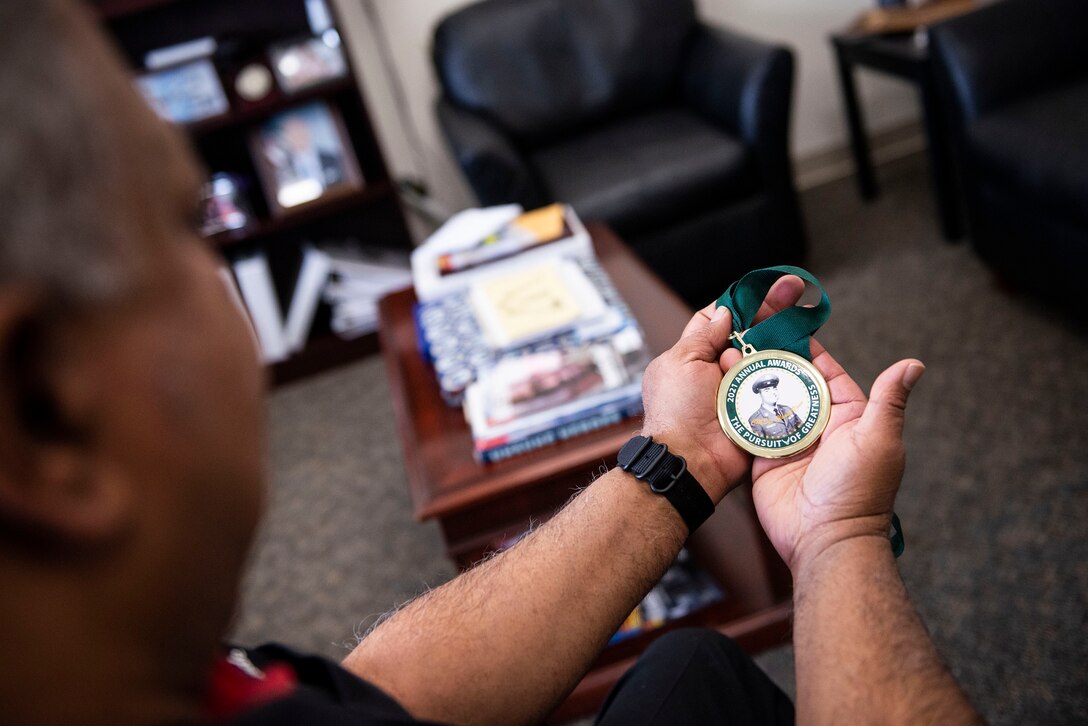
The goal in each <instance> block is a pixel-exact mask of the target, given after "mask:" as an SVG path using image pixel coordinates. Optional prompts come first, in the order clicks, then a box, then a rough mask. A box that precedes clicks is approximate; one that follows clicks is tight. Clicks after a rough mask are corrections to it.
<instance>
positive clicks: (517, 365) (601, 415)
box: [464, 327, 649, 460]
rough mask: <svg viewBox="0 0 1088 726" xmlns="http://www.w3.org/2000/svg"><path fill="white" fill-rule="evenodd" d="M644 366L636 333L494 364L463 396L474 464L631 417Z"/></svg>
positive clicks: (644, 352) (636, 407)
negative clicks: (479, 460) (475, 458)
mask: <svg viewBox="0 0 1088 726" xmlns="http://www.w3.org/2000/svg"><path fill="white" fill-rule="evenodd" d="M648 362H649V351H648V349H647V348H646V345H645V341H644V340H643V338H642V334H641V331H639V329H638V328H637V327H630V328H627V329H625V330H624V331H622V332H621V333H620V334H617V335H615V336H612V337H611V338H609V339H606V340H600V341H594V342H592V343H588V344H583V345H577V346H573V347H568V348H561V349H554V350H548V351H541V352H537V353H528V354H525V355H520V356H512V357H506V358H502V359H499V360H498V361H496V362H495V363H494V364H493V365H491V366H488V367H485V368H483V369H482V370H481V371H480V372H479V379H478V380H477V381H476V382H474V383H472V384H471V385H469V386H468V387H467V389H466V391H465V398H464V411H465V418H466V420H467V421H468V423H469V427H470V428H471V430H472V437H473V444H474V450H475V453H476V455H477V457H478V458H479V459H481V460H497V458H499V457H501V456H507V455H512V454H513V453H516V452H518V451H521V450H531V449H533V448H539V447H540V446H545V445H547V444H549V443H554V442H555V441H560V440H563V439H566V438H570V437H572V436H575V435H577V433H579V432H580V431H581V430H592V429H595V428H601V427H603V426H608V425H611V424H612V423H616V422H618V421H621V420H623V419H624V418H627V417H629V416H632V415H636V414H637V413H639V412H641V405H642V373H643V370H644V369H645V367H646V364H647V363H648ZM590 420H592V421H593V423H592V424H589V423H586V422H587V421H590ZM530 439H531V443H529V442H530ZM500 447H504V448H502V449H501V450H500Z"/></svg>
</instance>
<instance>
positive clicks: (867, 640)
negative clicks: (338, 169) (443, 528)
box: [0, 0, 975, 724]
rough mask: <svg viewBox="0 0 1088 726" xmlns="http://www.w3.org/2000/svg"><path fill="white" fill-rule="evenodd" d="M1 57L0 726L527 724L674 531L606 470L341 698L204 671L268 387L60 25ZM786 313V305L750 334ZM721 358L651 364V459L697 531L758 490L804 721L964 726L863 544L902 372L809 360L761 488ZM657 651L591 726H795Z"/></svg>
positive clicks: (725, 331)
mask: <svg viewBox="0 0 1088 726" xmlns="http://www.w3.org/2000/svg"><path fill="white" fill-rule="evenodd" d="M0 34H2V35H3V39H2V40H3V42H0V59H2V61H3V62H2V63H0V67H2V68H4V69H5V71H4V75H3V76H2V77H0V115H2V116H3V123H2V124H0V134H2V136H3V139H2V142H0V185H2V192H3V199H4V204H3V205H0V215H2V216H0V222H2V224H0V582H2V583H3V587H2V588H0V643H3V653H4V656H5V657H4V658H3V660H2V662H0V722H2V723H5V724H36V723H43V724H58V723H62V724H83V723H88V724H91V723H93V724H99V723H108V724H121V723H123V724H142V723H175V722H198V721H202V720H205V719H208V718H212V717H214V716H219V717H224V718H232V719H234V720H235V721H236V722H238V723H271V722H273V721H274V720H276V719H279V721H280V722H288V723H338V722H350V723H396V722H405V721H407V720H409V718H410V717H409V715H408V714H411V716H414V717H416V718H419V719H429V720H437V721H444V722H453V723H462V722H472V723H520V722H531V721H538V720H540V719H542V718H543V717H544V716H545V714H547V713H548V712H549V711H550V710H551V709H552V708H553V707H554V706H555V705H556V704H557V703H558V702H559V701H560V700H561V699H562V698H563V696H564V695H565V694H566V693H567V692H568V691H569V690H570V689H571V688H572V687H573V685H574V684H575V683H576V682H577V681H578V679H579V678H580V677H581V675H582V673H584V672H585V670H586V669H587V667H588V666H589V664H590V663H591V662H592V660H593V658H594V656H595V655H596V653H597V652H598V651H599V650H600V649H601V648H602V647H603V646H604V644H605V642H606V641H607V639H608V637H609V635H610V634H611V633H612V632H613V631H614V630H615V629H616V627H617V626H618V625H619V623H620V622H621V621H622V620H623V619H624V617H625V616H626V615H627V614H628V613H629V612H630V610H631V609H632V607H633V606H634V605H635V604H636V603H637V602H638V601H639V599H640V598H641V597H642V595H643V594H644V593H645V592H646V591H647V590H648V589H649V588H650V586H651V585H652V584H653V583H654V582H655V581H656V580H657V579H658V578H659V577H660V576H661V575H662V573H664V572H665V570H666V569H667V567H668V565H669V564H670V563H671V562H672V560H673V559H674V558H675V556H676V554H677V552H678V551H679V549H680V547H681V545H682V544H683V542H684V540H685V538H686V536H687V534H688V533H687V530H686V527H685V524H684V521H683V520H682V519H681V518H680V516H679V514H678V513H677V510H676V509H674V508H673V507H672V505H671V504H670V503H669V501H667V500H666V499H665V498H663V497H660V496H657V495H655V494H653V493H651V492H650V491H649V489H648V488H647V487H646V486H645V485H644V484H643V483H642V482H640V481H638V480H636V479H634V478H633V477H631V476H630V475H629V474H627V473H625V472H624V471H622V470H620V469H613V470H612V471H610V472H608V473H607V474H605V475H604V476H602V477H600V478H599V479H598V480H597V481H595V482H594V483H593V484H592V486H589V487H588V488H587V489H586V490H585V491H584V492H583V493H582V494H581V495H579V496H578V497H577V498H575V499H574V500H573V501H572V502H571V504H569V505H568V506H567V507H566V508H565V509H564V510H562V511H561V512H560V513H558V514H557V515H556V516H555V517H554V518H553V519H552V520H551V521H549V522H548V523H547V524H545V525H543V526H541V527H540V528H539V529H537V530H536V531H535V532H534V533H532V534H531V535H529V536H527V537H526V538H525V539H524V540H522V541H521V542H520V543H519V544H518V545H517V546H515V547H513V548H511V549H510V550H508V551H507V552H505V553H504V554H502V555H500V556H498V557H495V558H494V559H492V560H490V561H488V562H487V563H485V564H483V565H481V566H479V567H477V568H475V569H474V570H472V571H470V572H468V573H465V574H464V575H462V576H460V577H458V578H456V579H455V580H453V581H451V582H450V583H447V584H446V585H445V586H443V587H441V588H438V589H436V590H434V591H432V592H430V593H428V594H426V595H424V596H422V597H420V598H419V599H417V600H416V601H415V602H413V603H411V604H409V605H408V606H406V607H404V608H403V609H401V610H400V611H399V612H398V613H396V614H395V615H393V616H392V617H391V618H389V619H388V620H386V621H385V622H384V623H382V624H381V625H380V626H379V627H377V628H376V629H375V630H374V631H373V632H372V633H371V634H370V635H369V636H368V637H367V638H365V639H364V640H363V641H362V642H361V643H360V644H359V646H358V647H357V648H356V650H355V651H354V652H353V653H351V655H349V656H348V658H347V659H346V660H345V662H344V664H343V669H340V668H339V667H337V666H335V665H334V664H331V663H328V662H325V661H322V660H321V659H316V658H306V657H303V656H298V655H296V654H292V653H290V652H288V651H286V650H284V649H276V648H266V649H258V650H257V651H254V652H249V653H247V652H242V651H235V652H232V653H230V654H229V656H228V655H227V654H225V653H224V652H223V651H222V650H221V648H220V645H219V641H220V638H221V636H222V633H223V632H224V631H225V630H226V627H227V624H228V622H229V618H230V615H231V611H232V609H233V607H234V604H235V591H236V588H237V583H238V577H239V573H240V571H241V568H242V564H243V561H244V558H245V552H246V549H247V546H248V545H249V542H250V539H251V536H252V533H253V529H254V527H255V524H256V522H257V518H258V512H259V508H260V502H261V497H262V483H261V479H262V473H261V462H262V440H261V437H260V429H261V390H260V385H259V379H260V375H259V370H258V367H257V363H256V354H255V352H254V351H253V350H252V348H251V343H250V337H249V335H248V333H247V331H246V329H245V323H244V322H243V320H242V319H241V318H240V317H239V316H238V314H237V313H236V312H235V310H234V308H233V307H232V305H231V303H230V300H229V299H228V296H227V293H226V291H225V290H224V289H223V286H222V284H221V282H220V279H219V278H218V276H217V273H216V267H215V263H214V260H213V258H212V256H211V255H210V254H209V253H208V252H207V250H206V247H205V244H204V243H203V241H202V240H201V239H200V238H199V237H198V235H197V234H196V232H195V231H194V230H193V228H192V225H193V223H194V222H193V219H192V217H193V215H192V214H191V211H192V209H193V207H194V203H195V200H196V197H197V188H198V175H197V174H196V172H195V171H194V168H193V164H192V161H191V159H190V157H189V155H188V153H187V152H186V150H185V148H184V146H183V144H182V143H181V141H180V136H179V134H178V133H177V132H176V131H174V130H172V129H170V128H167V127H166V126H164V125H163V124H161V123H159V122H158V121H157V120H156V119H155V118H154V117H153V115H152V114H151V113H150V112H149V111H148V110H147V109H146V108H145V107H144V105H143V103H142V102H141V100H140V99H139V98H138V97H137V96H136V95H135V94H134V93H133V91H132V89H131V87H130V86H129V84H128V82H127V80H126V79H125V77H124V75H123V73H122V70H121V66H120V64H119V62H118V61H117V59H116V58H114V56H113V55H112V54H111V53H110V52H109V51H108V50H107V49H106V46H105V45H104V44H103V42H102V39H101V38H100V37H99V36H98V34H97V32H96V31H95V30H94V27H93V21H91V20H90V19H89V18H88V17H86V15H85V13H84V12H83V11H82V10H81V8H80V7H79V6H77V5H73V4H72V3H70V2H66V1H65V0H7V1H6V2H5V3H3V4H2V5H0ZM800 293H801V284H800V281H799V280H798V279H796V278H787V279H785V280H783V281H780V282H779V284H777V285H776V286H775V287H774V288H773V289H772V290H771V291H770V292H769V293H768V296H767V300H766V302H765V304H764V307H763V310H762V312H761V314H762V315H764V316H765V315H767V314H770V313H772V312H773V311H775V310H778V309H781V308H783V307H785V306H789V305H793V304H794V303H795V302H796V301H797V299H798V297H799V295H800ZM730 330H731V324H730V320H729V315H728V313H727V312H726V311H725V310H724V309H719V310H714V309H713V308H712V307H708V308H707V309H706V310H704V311H702V312H700V313H698V314H697V315H695V316H694V317H693V318H692V320H691V322H690V324H689V325H688V327H687V329H686V330H685V331H684V334H683V337H682V338H681V339H680V341H679V342H678V343H677V344H676V346H674V347H673V348H672V350H670V351H669V352H667V353H666V354H664V355H663V356H661V357H660V358H658V359H657V360H655V361H654V362H653V363H652V364H651V366H650V368H649V369H648V371H647V375H646V382H645V403H646V412H647V413H646V417H645V422H644V425H643V432H644V433H645V434H647V435H652V436H653V437H654V438H655V439H656V440H658V441H661V442H665V443H667V444H668V446H669V447H670V449H671V450H672V451H674V452H676V453H679V454H681V455H683V456H685V457H686V458H687V461H688V464H689V466H690V470H691V471H692V472H693V474H694V475H695V477H696V478H697V479H698V481H699V483H700V484H701V486H702V487H703V488H704V489H705V490H706V492H707V494H708V495H709V496H710V498H711V499H712V500H713V501H714V502H717V501H720V500H721V499H722V498H723V497H724V496H725V495H726V494H727V493H728V492H729V491H731V490H732V489H734V488H735V487H737V486H738V485H739V484H740V483H741V482H742V481H744V480H746V479H748V478H749V477H751V479H752V480H753V482H754V490H753V491H754V498H755V504H756V507H757V510H758V513H759V516H760V520H761V522H762V523H763V525H764V527H765V528H766V529H767V532H768V535H769V536H770V538H771V541H772V542H773V543H774V545H775V547H776V548H777V549H778V552H779V553H780V554H781V555H782V557H783V558H784V559H785V561H786V562H787V564H788V565H789V566H790V568H791V570H792V572H793V574H794V581H795V590H796V621H795V635H794V640H795V643H796V661H797V683H798V703H797V708H798V710H799V711H800V713H801V715H802V717H804V718H805V719H807V720H811V721H832V720H834V721H866V722H869V721H876V720H888V721H897V722H906V721H917V720H923V719H924V720H927V721H942V722H951V721H967V720H972V719H974V718H975V715H974V712H973V710H972V709H971V706H970V705H969V703H968V702H967V700H966V699H965V698H964V696H963V694H962V693H961V692H960V690H959V689H958V688H957V686H956V684H955V682H954V681H953V680H952V678H951V677H950V676H949V674H948V672H947V671H946V670H945V668H944V667H943V666H942V664H941V662H940V660H939V658H938V657H937V654H936V652H935V650H934V648H933V646H932V644H931V643H930V640H929V638H928V636H927V634H926V632H925V629H924V627H923V625H922V623H921V622H920V620H919V619H918V617H917V615H916V614H915V613H914V611H913V609H912V608H911V606H910V604H909V601H908V599H907V596H906V593H905V591H904V588H903V584H902V582H901V581H900V579H899V576H898V574H897V571H896V568H895V562H894V560H893V558H892V556H891V552H890V549H889V546H888V541H887V537H886V534H887V530H888V526H889V518H890V513H891V508H892V503H893V501H894V499H895V493H896V491H897V489H898V487H899V481H900V478H901V476H902V470H903V448H902V443H901V431H902V413H903V408H904V405H905V402H906V397H907V393H908V390H909V389H910V387H911V386H912V385H913V384H914V383H915V382H916V381H917V380H918V378H919V376H920V375H921V372H922V370H923V369H922V366H921V364H920V363H918V362H916V361H902V362H900V363H897V364H896V365H894V366H892V367H891V368H889V369H888V370H887V371H885V372H884V374H882V375H881V376H880V377H879V378H878V380H877V381H876V383H875V384H874V386H873V391H872V399H871V400H870V401H868V402H866V399H865V397H864V395H863V394H862V392H861V391H860V390H859V389H858V387H857V386H856V385H855V384H854V382H853V381H852V380H850V378H849V377H848V376H847V375H846V373H845V372H844V371H843V370H842V368H840V367H839V366H838V364H837V363H835V361H834V360H833V359H832V358H831V356H830V355H829V354H828V353H827V352H826V351H824V350H823V348H821V347H820V346H819V345H818V344H815V343H814V344H813V353H814V354H815V357H814V362H815V364H816V365H817V366H818V367H819V368H820V369H821V371H822V372H823V373H824V375H825V376H826V377H827V379H828V382H829V385H830V388H831V396H832V405H833V413H832V417H831V422H830V424H829V425H828V428H827V430H826V432H825V434H824V436H823V439H822V440H821V442H820V443H819V445H818V446H817V447H815V449H814V450H810V451H809V452H806V453H805V454H804V455H802V456H799V457H794V458H792V459H787V460H784V461H768V460H756V461H754V462H753V461H752V460H751V459H750V458H749V457H747V456H746V455H745V454H743V453H742V452H741V451H739V450H738V449H736V448H734V447H733V446H732V445H731V444H730V443H729V442H728V440H727V439H726V438H725V437H724V436H723V435H722V433H721V431H720V430H719V429H718V424H717V421H716V419H715V415H714V405H713V401H714V391H715V389H716V387H717V385H718V382H719V380H720V379H721V376H722V372H723V370H725V369H726V368H728V366H729V365H730V364H731V363H733V362H735V360H736V359H737V358H738V357H739V355H740V354H739V352H738V351H735V350H733V349H730V348H728V347H727V342H728V335H729V333H730ZM860 452H864V456H861V454H860ZM359 566H360V567H365V566H366V564H365V563H360V565H359ZM542 623H544V624H547V626H546V630H542V626H541V624H542ZM673 642H674V643H676V644H677V645H676V646H675V647H673V648H672V650H671V651H669V652H668V653H666V655H669V654H670V653H671V654H672V655H674V656H675V654H676V652H677V651H676V649H677V648H680V649H684V648H686V649H687V652H688V653H689V654H690V655H691V657H692V658H694V659H696V660H694V661H692V662H696V663H698V662H706V663H707V667H706V669H705V670H699V671H697V672H696V673H695V675H694V676H692V674H691V671H690V669H687V670H685V669H684V668H679V667H678V668H676V669H675V670H674V671H673V674H674V676H675V678H674V680H673V681H670V682H667V683H666V682H660V681H659V683H658V685H659V686H664V687H665V688H664V691H663V692H662V689H661V688H658V689H657V690H658V691H659V693H657V694H653V693H652V691H653V689H647V688H643V687H642V685H643V683H642V681H643V680H644V676H642V675H640V674H644V673H646V672H647V671H646V669H641V670H639V671H638V672H635V673H633V675H632V677H631V679H629V680H628V681H627V682H626V683H625V684H624V685H623V686H621V688H620V689H619V691H618V692H617V693H616V694H614V696H613V697H612V700H611V702H610V705H609V709H608V710H607V711H606V712H605V715H604V719H605V720H606V721H607V720H609V719H611V718H613V717H612V716H610V714H618V715H617V716H616V717H615V718H616V719H619V720H621V721H622V720H627V719H625V717H624V713H625V712H624V710H623V709H624V708H628V709H635V710H634V713H637V714H638V717H637V718H636V719H635V720H636V721H653V720H657V721H665V720H668V719H670V718H683V716H682V715H680V716H678V715H676V713H677V712H675V711H673V710H671V709H674V708H677V706H678V704H676V702H675V699H673V701H671V702H670V700H669V693H676V694H685V695H686V694H688V693H691V694H693V695H692V698H691V699H690V700H692V701H693V702H694V701H695V699H696V697H698V698H704V697H705V698H708V699H713V698H715V694H720V693H721V692H724V691H728V693H729V694H732V696H734V697H735V701H731V703H726V704H724V705H722V707H723V708H728V707H730V706H731V705H735V706H736V707H737V708H740V709H742V712H743V713H747V714H759V717H758V718H759V720H764V719H766V720H769V719H770V718H771V717H782V718H789V717H790V716H791V714H790V713H789V709H788V708H786V707H785V706H784V705H783V703H782V698H781V694H780V693H778V692H777V691H776V690H774V689H773V686H770V685H769V682H768V681H767V680H766V678H765V677H762V676H761V674H759V673H758V672H756V671H754V670H753V669H752V668H751V664H750V661H747V660H745V659H743V658H741V657H740V655H739V654H737V653H736V652H735V651H734V650H731V649H730V646H729V645H728V644H727V643H724V642H723V641H721V640H719V639H718V638H715V637H706V636H699V635H696V636H694V637H689V636H686V635H684V636H679V637H678V638H675V639H673ZM707 643H710V644H709V645H707ZM666 660H667V659H666ZM649 672H650V673H653V670H652V668H651V669H650V670H649ZM682 674H683V675H684V677H683V678H682V679H681V678H679V676H680V675H682ZM730 684H732V685H730ZM672 686H675V688H673V687H672ZM647 694H649V695H657V696H659V697H660V698H659V699H658V702H657V703H656V704H646V703H644V702H643V701H641V700H640V698H641V697H643V696H646V695H647ZM699 694H701V695H699ZM746 699H754V701H760V702H757V703H755V705H751V704H748V703H746ZM761 699H762V701H765V702H766V703H762V701H761ZM685 700H688V699H685ZM700 703H701V701H700ZM761 704H762V705H761ZM680 705H681V706H682V705H683V704H680ZM744 709H747V710H744ZM627 713H628V714H630V713H632V712H631V711H628V712H627ZM721 718H722V719H724V718H725V716H724V715H722V717H721Z"/></svg>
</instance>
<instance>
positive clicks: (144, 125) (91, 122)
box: [0, 0, 262, 713]
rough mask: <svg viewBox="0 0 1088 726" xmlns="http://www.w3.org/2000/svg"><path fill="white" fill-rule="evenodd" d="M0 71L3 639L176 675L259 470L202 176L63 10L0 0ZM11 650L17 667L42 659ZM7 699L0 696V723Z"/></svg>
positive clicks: (226, 568) (236, 564) (242, 339)
mask: <svg viewBox="0 0 1088 726" xmlns="http://www.w3.org/2000/svg"><path fill="white" fill-rule="evenodd" d="M0 69H3V70H2V75H0V200H3V201H2V203H0V579H2V580H3V582H4V587H3V588H2V589H0V637H4V638H5V641H6V642H8V643H12V642H13V638H14V637H15V636H16V635H18V637H25V638H28V639H33V638H38V639H41V638H43V637H45V636H44V635H43V634H45V633H50V632H52V633H55V637H57V638H67V639H68V640H69V642H68V643H67V644H65V646H66V647H65V648H64V651H63V652H64V654H65V655H66V656H67V657H68V658H69V659H72V660H76V661H79V660H80V659H81V658H83V659H84V660H86V658H85V656H87V654H86V653H83V652H81V651H80V648H81V647H83V648H87V649H90V648H92V647H98V646H97V645H92V642H94V641H96V640H104V641H106V642H111V643H113V644H114V645H113V650H116V651H118V652H123V651H125V650H126V648H127V647H128V646H127V645H126V639H130V638H142V639H144V640H145V641H151V642H150V644H149V645H150V647H158V648H159V649H160V652H161V656H162V659H163V661H164V663H165V665H164V666H163V667H164V668H166V669H167V670H170V671H171V672H172V677H175V678H179V679H180V678H183V677H184V678H193V677H195V676H192V675H188V672H189V671H190V670H192V668H193V664H194V663H196V662H197V661H202V660H206V659H207V657H208V652H204V651H209V652H210V649H211V647H213V645H214V639H215V637H216V636H218V634H219V632H218V631H220V630H221V629H222V628H223V627H225V624H226V618H227V617H228V616H229V613H230V610H231V608H232V605H233V599H234V592H235V588H236V578H237V575H238V572H239V570H240V568H241V564H242V562H243V560H244V554H245V550H246V547H247V545H248V542H249V540H250V538H251V535H252V531H253V529H254V527H255V523H256V519H257V515H258V511H259V505H260V499H261V461H262V456H261V454H262V449H261V439H260V424H261V400H260V399H261V396H260V389H261V385H260V375H259V370H258V366H257V362H256V354H255V352H254V350H253V347H252V342H251V339H250V336H249V333H248V331H247V330H246V327H245V322H244V321H243V319H242V318H241V317H240V316H239V314H238V312H237V311H236V309H235V308H234V307H233V306H232V304H231V302H230V300H229V298H228V296H227V293H226V290H225V288H224V286H223V284H222V281H221V280H220V279H219V277H218V275H217V273H216V268H215V264H214V263H213V258H212V256H211V255H210V254H209V252H208V251H207V250H206V249H205V246H204V243H203V242H202V240H201V239H200V238H199V237H198V235H197V232H196V231H195V228H194V225H195V222H196V209H197V201H198V198H197V190H198V182H199V174H198V173H197V171H196V167H195V165H194V163H193V161H192V159H191V157H190V153H189V151H188V149H187V147H186V145H185V144H184V143H183V142H182V137H181V136H180V134H179V133H178V132H177V131H176V130H174V129H171V128H168V127H167V126H165V125H164V124H163V123H161V122H160V121H159V120H158V119H157V118H155V117H154V115H153V114H152V113H151V112H150V110H149V109H148V108H147V107H146V105H145V104H144V103H143V101H142V99H140V98H139V96H138V95H137V94H136V93H135V92H134V90H133V89H132V87H131V84H130V83H129V80H128V79H127V77H126V75H125V73H124V71H123V70H122V66H121V64H120V62H119V61H118V59H117V58H116V57H115V55H114V54H113V52H112V51H111V50H110V49H109V48H108V47H107V45H106V44H105V43H104V41H103V40H102V38H101V37H100V36H99V34H98V31H97V30H96V29H95V27H94V23H93V21H92V20H90V19H89V18H88V17H87V16H86V14H85V11H84V10H83V9H82V8H81V7H80V6H78V5H76V4H75V3H74V2H68V1H66V0H4V2H3V3H2V4H0ZM46 593H48V596H49V597H48V598H45V594H46ZM35 598H38V601H37V602H35V601H34V599H35ZM43 600H48V601H43ZM156 619H157V620H158V622H155V621H156ZM50 629H51V630H50ZM167 632H170V633H172V634H173V635H172V636H167V635H166V633H167ZM9 636H10V637H9ZM171 637H172V639H171ZM157 638H160V639H161V640H160V642H155V639H157ZM18 645H19V644H17V645H16V646H15V647H18ZM25 645H27V646H29V647H28V648H27V649H26V651H25V652H24V651H20V652H23V656H22V659H21V660H20V663H19V667H21V668H22V667H25V666H32V665H33V660H32V658H33V654H34V653H35V652H38V651H40V652H41V653H42V656H43V657H46V658H53V659H55V658H57V656H58V653H57V652H56V651H54V652H52V653H50V652H49V648H50V646H49V644H48V643H44V642H40V640H39V642H38V643H36V644H32V643H26V644H25ZM28 653H29V654H30V657H31V661H29V662H28V661H25V660H23V659H26V658H27V657H28ZM103 655H108V652H107V653H105V654H103ZM83 665H84V666H86V665H89V664H87V663H83ZM61 670H63V668H62V669H61ZM9 675H11V674H10V673H9V672H8V670H6V669H4V667H3V666H0V684H2V683H4V682H13V680H12V679H10V678H7V676H9ZM92 676H93V674H92ZM91 680H93V677H92V678H91ZM188 685H189V686H192V687H196V684H195V683H194V684H188ZM14 687H15V686H12V688H14ZM55 687H57V688H61V687H62V686H61V685H60V684H56V686H55ZM17 695H18V694H13V693H12V692H11V691H10V689H7V688H5V686H4V685H0V713H4V712H5V709H4V707H5V706H7V705H10V699H11V698H12V697H17Z"/></svg>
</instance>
